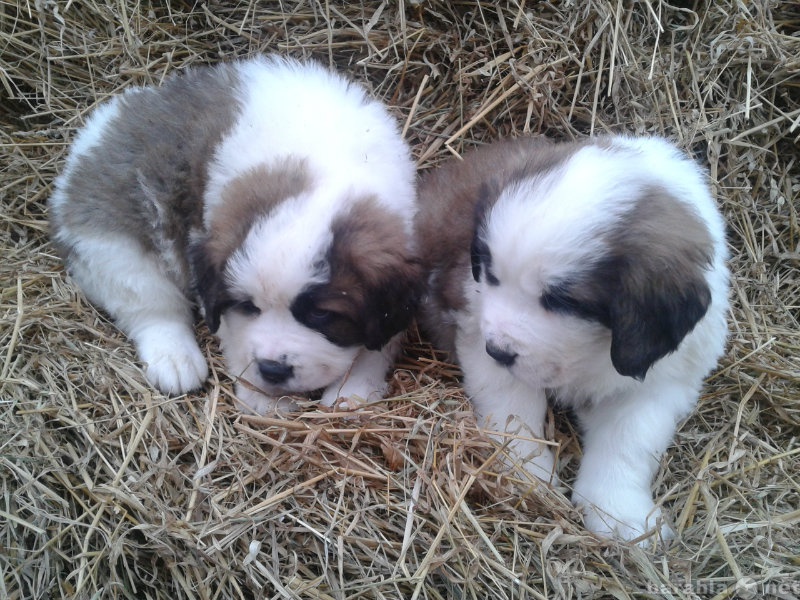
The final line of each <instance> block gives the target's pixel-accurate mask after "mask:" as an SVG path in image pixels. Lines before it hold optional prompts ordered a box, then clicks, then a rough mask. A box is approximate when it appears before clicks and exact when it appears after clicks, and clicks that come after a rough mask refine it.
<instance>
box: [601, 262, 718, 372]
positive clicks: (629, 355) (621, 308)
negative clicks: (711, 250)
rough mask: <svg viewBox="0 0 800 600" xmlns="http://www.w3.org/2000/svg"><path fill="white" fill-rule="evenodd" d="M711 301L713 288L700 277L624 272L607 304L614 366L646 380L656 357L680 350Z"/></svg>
mask: <svg viewBox="0 0 800 600" xmlns="http://www.w3.org/2000/svg"><path fill="white" fill-rule="evenodd" d="M630 271H636V269H631V270H630ZM710 303H711V291H710V290H709V288H708V285H707V284H706V282H705V279H703V278H702V277H696V276H688V277H687V276H686V275H684V276H679V275H675V274H664V273H650V277H647V278H642V277H641V276H634V275H633V274H632V273H630V272H629V273H626V274H624V275H623V282H622V287H621V289H620V290H619V291H618V293H617V294H616V297H615V298H614V299H612V301H611V306H610V320H611V362H612V363H613V364H614V368H615V369H616V370H617V372H618V373H620V374H621V375H626V376H630V377H634V378H635V379H639V380H642V379H644V376H645V375H646V373H647V371H648V370H649V369H650V367H652V366H653V364H654V363H655V362H656V361H657V360H659V359H661V358H663V357H664V356H666V355H667V354H670V353H671V352H674V351H675V350H677V349H678V346H679V345H680V343H681V341H682V340H683V338H684V337H685V336H686V335H687V334H688V333H689V332H690V331H692V329H694V326H695V325H696V324H697V323H698V322H699V321H700V319H702V318H703V316H704V315H705V314H706V310H707V309H708V306H709V304H710Z"/></svg>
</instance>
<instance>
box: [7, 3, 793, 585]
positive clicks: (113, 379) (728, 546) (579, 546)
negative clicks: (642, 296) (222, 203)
mask: <svg viewBox="0 0 800 600" xmlns="http://www.w3.org/2000/svg"><path fill="white" fill-rule="evenodd" d="M263 51H270V52H280V53H285V54H290V55H294V56H301V57H302V56H313V57H316V58H318V59H320V60H322V61H323V62H325V63H329V64H331V65H333V66H335V67H337V68H339V69H341V70H343V71H345V72H347V73H350V74H351V75H352V76H353V77H354V78H356V79H358V80H360V81H363V82H365V83H366V84H367V85H368V86H369V87H370V88H371V89H372V90H373V92H374V94H375V95H376V96H377V97H380V98H382V99H384V100H385V101H386V102H387V103H389V104H390V105H391V106H392V107H394V109H393V110H394V111H395V112H396V114H397V117H398V120H399V122H400V123H402V124H403V126H404V130H405V135H406V137H407V139H408V140H409V141H410V142H411V144H412V145H413V148H414V154H415V157H416V159H417V161H418V165H419V168H420V169H421V170H423V169H429V168H434V167H435V166H436V165H437V164H439V163H440V162H441V161H444V160H448V159H449V158H451V157H452V156H453V155H457V154H460V153H462V152H463V151H466V150H468V149H469V148H471V147H473V146H475V145H476V144H477V143H481V142H486V141H490V140H494V139H497V138H500V137H503V136H513V135H519V134H522V133H529V132H530V133H534V134H547V135H551V136H553V137H557V138H574V137H581V136H585V135H589V134H592V133H601V132H606V131H616V132H623V131H624V132H632V133H640V134H644V133H658V134H664V135H667V136H668V137H670V138H671V139H673V140H675V141H676V142H677V144H678V145H679V146H681V147H682V148H684V149H686V150H687V151H688V152H690V153H692V154H693V155H694V156H695V157H696V158H697V159H698V160H700V161H701V162H703V163H704V164H706V165H707V166H708V169H709V171H710V173H711V178H712V181H713V185H714V191H715V194H716V196H717V197H718V199H719V202H720V204H721V206H722V208H723V211H724V214H725V216H726V218H727V220H728V223H729V226H730V227H729V239H730V246H731V252H732V255H733V258H732V262H731V267H732V270H733V271H734V273H735V281H734V287H733V292H732V298H733V304H734V308H733V311H732V314H731V318H730V324H731V335H730V342H729V351H728V353H727V355H726V357H725V358H724V359H723V360H722V362H721V364H720V368H719V370H718V371H717V372H716V373H715V374H714V375H713V376H712V377H711V378H710V379H709V381H708V383H707V386H706V388H705V392H704V396H703V398H702V399H701V402H700V404H699V407H698V410H697V411H696V413H695V414H694V416H692V417H691V418H690V419H689V420H688V421H687V422H686V423H685V424H684V425H683V426H682V428H681V430H680V432H679V435H678V437H677V439H676V441H675V445H674V446H673V447H672V448H671V449H670V451H669V452H668V453H667V455H666V456H665V458H664V460H663V466H662V468H661V470H660V471H659V474H658V477H657V480H656V482H655V483H654V485H655V490H656V497H657V499H658V501H660V502H663V504H664V505H665V506H666V507H667V512H668V513H669V514H670V515H672V518H673V520H674V524H675V526H676V527H677V529H678V530H679V531H680V534H681V535H680V540H679V541H678V542H677V543H676V544H673V546H672V547H670V548H668V549H666V551H664V550H663V549H649V550H648V549H640V548H638V547H634V548H632V547H629V546H626V545H619V544H614V543H609V542H601V541H598V540H596V539H594V538H592V537H591V536H589V535H588V534H587V533H586V532H585V531H584V530H583V529H582V527H581V524H580V518H579V516H578V515H577V514H576V513H575V511H574V510H573V509H572V508H571V506H570V505H569V502H568V501H567V500H566V499H565V497H564V496H563V495H561V493H559V492H554V491H548V490H546V489H544V488H542V487H541V486H536V484H535V483H533V482H530V481H528V480H527V478H526V477H525V475H524V472H523V471H521V470H520V469H512V470H511V471H503V470H502V469H501V468H500V467H499V466H498V461H495V460H494V458H495V457H496V456H497V455H498V454H499V453H502V451H503V450H502V448H501V447H498V446H496V445H493V444H492V443H491V442H490V441H488V440H487V439H486V438H484V437H482V436H481V435H480V434H479V432H478V430H477V429H476V426H475V422H474V419H473V417H472V416H471V413H470V410H469V404H468V402H467V401H466V399H465V398H464V396H463V393H462V392H461V390H460V388H459V386H458V372H457V370H456V369H455V368H454V367H453V366H451V365H448V364H446V363H445V362H443V360H442V357H441V356H438V355H437V354H436V353H435V351H434V350H433V349H432V348H430V346H429V345H427V344H426V343H425V342H424V341H423V340H420V339H419V338H418V337H417V336H416V335H413V334H412V336H411V339H410V341H409V343H408V344H407V346H406V349H405V353H404V356H403V358H402V359H401V361H400V364H399V365H398V369H397V371H396V373H395V374H394V376H393V380H392V397H391V398H390V399H388V400H386V401H385V402H381V403H378V404H375V405H371V406H367V407H365V408H364V409H363V410H362V411H360V412H358V413H355V414H341V413H336V412H329V411H328V412H326V411H322V410H319V409H317V408H316V407H314V406H309V407H307V409H306V410H305V411H304V412H303V413H302V414H299V415H297V416H296V417H295V418H292V419H285V420H281V419H259V418H245V417H242V416H241V415H240V414H239V411H238V410H237V408H236V406H235V400H234V398H233V394H232V385H231V381H230V379H229V378H228V377H227V376H226V374H225V371H224V365H223V364H222V362H221V360H220V358H219V354H218V349H217V347H216V343H215V341H214V340H213V339H212V338H211V337H210V336H209V335H208V332H207V330H206V329H205V328H204V326H203V325H199V326H198V335H199V336H201V337H202V338H203V339H204V346H203V347H204V349H205V351H206V353H207V355H208V358H209V361H210V363H211V365H212V376H211V378H210V380H209V382H208V384H207V386H206V388H205V389H204V390H203V391H202V392H198V393H195V394H191V395H188V396H184V397H180V398H166V397H163V396H161V395H159V394H158V393H156V392H154V391H153V390H151V389H150V388H149V387H148V386H147V385H146V384H145V382H144V378H143V375H142V371H141V367H140V365H139V364H137V362H136V360H135V355H134V353H133V351H132V348H131V346H130V345H129V344H128V342H127V341H126V340H125V339H124V338H123V337H122V336H121V335H120V334H119V333H118V332H117V331H116V330H115V328H114V327H113V325H112V324H111V323H110V322H109V321H108V319H107V317H105V316H104V315H103V314H101V313H98V312H97V311H96V310H95V309H94V308H93V307H91V306H90V305H89V304H88V303H87V302H86V300H85V299H84V298H83V297H82V296H81V295H80V294H78V293H77V292H76V291H75V289H73V288H72V287H71V286H70V284H69V282H68V281H67V279H66V276H65V273H64V272H63V269H62V267H61V265H60V263H59V261H58V260H57V258H56V257H55V255H54V252H53V249H52V247H51V246H50V245H49V242H48V238H47V214H46V208H45V206H46V199H47V196H48V193H49V191H50V189H51V188H50V186H51V182H52V180H53V177H54V176H55V174H56V173H57V172H58V170H59V168H60V166H61V165H62V162H63V159H64V157H65V152H66V149H67V147H68V143H69V141H70V140H71V139H72V137H73V135H74V133H75V130H76V129H77V128H78V127H79V126H80V124H81V123H82V121H83V119H84V117H85V115H86V113H87V112H88V111H89V110H90V109H91V108H92V107H93V106H94V105H95V104H96V103H97V102H99V101H102V100H103V99H104V98H106V97H108V96H109V95H110V94H113V93H116V92H119V91H120V90H122V89H124V88H125V87H127V86H130V85H137V84H157V83H158V82H160V81H161V80H162V79H163V77H164V76H165V75H166V74H167V73H169V72H171V71H173V70H176V69H179V68H181V67H183V66H186V65H197V64H203V63H211V62H215V61H219V60H224V59H228V58H232V57H234V56H244V55H249V54H252V53H256V52H263ZM798 57H800V9H798V6H797V5H796V4H795V3H792V2H769V1H766V0H758V1H754V2H739V1H734V0H720V1H719V2H713V3H703V2H691V1H689V2H677V1H676V2H674V3H673V4H667V3H665V2H661V1H659V0H643V1H641V2H628V1H623V0H619V1H617V2H606V1H601V0H591V1H587V2H542V3H539V2H525V1H524V0H517V1H514V0H512V1H508V2H506V1H501V2H496V3H489V2H466V1H464V2H413V1H409V2H403V1H400V2H398V3H389V2H381V3H378V2H361V3H338V2H314V1H313V0H309V1H300V2H295V1H294V0H284V1H283V2H262V3H255V2H250V3H248V2H239V3H234V2H218V1H216V0H208V1H207V2H198V3H192V2H172V3H165V4H162V3H150V2H134V1H132V0H114V1H112V0H107V1H106V2H100V1H98V0H87V1H84V2H72V1H70V2H55V1H52V0H41V1H38V0H37V1H36V2H23V1H22V0H16V2H14V1H12V2H2V3H0V107H2V109H1V110H0V136H1V137H0V146H1V147H2V156H3V159H2V163H0V198H2V207H3V210H2V225H1V226H0V239H1V242H2V261H0V268H2V274H1V275H0V280H1V281H2V295H1V296H0V369H1V372H0V376H1V377H2V379H0V569H1V570H2V573H3V578H2V584H0V586H2V587H0V597H3V598H9V599H14V600H16V599H32V598H152V599H156V598H158V599H166V598H169V599H178V598H192V599H194V598H197V599H206V598H207V599H217V598H219V599H223V598H262V597H281V598H284V597H285V598H325V599H328V598H431V599H434V598H490V597H491V598H498V599H500V598H534V599H535V598H570V597H584V598H589V597H595V598H600V597H615V598H644V597H659V598H660V597H667V598H698V597H700V598H711V597H714V598H727V597H733V596H736V595H738V596H739V597H743V598H748V597H751V598H752V597H781V598H797V597H800V559H798V555H800V535H799V534H798V522H800V507H799V506H798V498H799V497H800V468H799V465H800V446H799V445H798V437H799V436H800V358H798V357H800V324H799V323H798V304H800V275H799V274H798V265H799V264H800V249H799V248H798V240H800V227H798V200H797V198H798V194H800V176H799V173H800V171H799V170H798V162H799V161H800V153H799V152H798V146H797V142H798V136H800V127H798V124H799V123H800V79H798V71H799V70H800V58H798ZM552 423H553V425H552V426H553V429H554V433H555V438H556V440H557V441H558V442H559V443H560V461H561V463H562V465H563V467H562V473H564V475H565V476H564V479H565V481H567V482H569V481H570V478H571V476H572V475H574V471H575V465H576V463H577V461H578V460H579V457H580V446H579V443H578V439H577V434H576V432H575V431H574V429H573V428H572V426H571V425H570V422H569V418H568V415H563V414H558V413H557V414H555V415H553V421H552Z"/></svg>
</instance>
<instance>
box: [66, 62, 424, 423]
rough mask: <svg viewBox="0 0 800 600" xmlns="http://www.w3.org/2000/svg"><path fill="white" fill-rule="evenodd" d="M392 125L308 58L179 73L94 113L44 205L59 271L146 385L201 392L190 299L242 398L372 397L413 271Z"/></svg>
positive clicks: (263, 407) (399, 152)
mask: <svg viewBox="0 0 800 600" xmlns="http://www.w3.org/2000/svg"><path fill="white" fill-rule="evenodd" d="M414 178H415V173H414V165H413V163H412V161H411V159H410V153H409V149H408V147H407V145H406V144H405V142H404V141H403V140H402V139H401V136H400V134H399V131H398V127H397V124H396V123H395V120H394V119H393V118H392V116H391V115H390V114H389V113H388V111H387V110H386V109H385V108H384V106H383V105H382V104H380V103H379V102H377V101H375V100H372V99H370V98H369V97H368V96H367V94H366V93H365V91H364V89H362V88H361V87H360V86H358V85H356V84H354V83H352V82H350V81H348V80H347V79H345V78H343V77H342V76H340V75H337V74H335V73H332V72H331V71H329V70H328V69H325V68H323V67H322V66H320V65H318V64H316V63H300V62H297V61H294V60H289V59H283V58H275V57H257V58H253V59H249V60H243V61H239V62H232V63H228V64H221V65H218V66H214V67H204V68H196V69H190V70H188V71H186V72H184V73H182V74H180V75H179V76H175V77H172V78H170V79H168V80H167V82H166V83H165V84H164V85H163V86H161V87H158V88H155V87H152V88H137V89H133V90H129V91H127V92H125V93H124V94H122V95H119V96H116V97H114V98H112V99H111V100H110V101H109V102H107V103H105V104H103V105H102V106H100V108H98V109H97V110H96V111H95V112H94V114H93V115H92V116H91V118H90V119H89V121H88V122H87V124H86V126H85V128H84V129H83V131H82V132H81V133H80V135H79V136H78V137H77V139H76V140H75V142H74V145H73V147H72V151H71V154H70V156H69V158H68V160H67V162H66V166H65V169H64V172H63V174H62V175H61V176H60V177H59V178H58V179H57V180H56V183H55V191H54V193H53V195H52V198H51V200H50V216H51V221H52V236H53V240H54V242H55V244H56V246H57V247H58V249H59V250H60V252H61V254H62V255H63V257H64V259H65V261H66V264H67V266H68V269H69V272H70V273H71V275H72V277H73V278H74V280H75V281H76V282H77V283H78V284H79V286H80V287H81V288H82V289H83V291H84V292H85V293H86V295H87V296H88V297H89V299H90V300H92V301H93V302H94V303H96V304H97V305H99V306H100V307H102V308H103V309H105V310H106V311H108V312H109V313H110V314H111V316H112V317H113V318H114V319H115V320H116V323H117V324H118V326H119V327H120V328H121V329H122V330H123V331H124V332H125V333H126V334H127V335H128V336H130V338H131V339H132V340H133V341H134V343H135V344H136V347H137V349H138V352H139V356H140V357H141V359H142V360H143V361H144V362H145V363H146V364H147V377H148V379H149V380H150V381H151V382H152V383H153V385H155V386H156V387H157V388H159V389H160V390H162V391H163V392H166V393H170V394H179V393H183V392H186V391H188V390H192V389H194V388H197V387H199V386H200V385H201V384H202V383H203V381H204V379H205V378H206V376H207V373H208V368H207V365H206V361H205V359H204V357H203V354H202V352H201V351H200V348H199V347H198V344H197V341H196V339H195V336H194V333H193V329H192V302H193V300H194V298H195V297H196V296H197V297H199V300H200V303H201V305H202V307H203V310H204V314H205V318H206V321H207V323H208V325H209V327H210V328H211V330H212V331H217V330H218V334H219V337H220V340H221V345H222V349H223V352H224V355H225V358H226V362H227V366H228V369H229V371H230V373H231V374H232V375H233V376H234V377H236V378H237V379H238V381H239V384H238V385H237V395H238V397H239V398H240V399H241V400H242V401H243V402H244V403H245V404H246V405H247V406H249V407H250V409H252V410H253V411H256V412H259V413H263V412H265V411H268V410H271V409H272V408H274V407H275V406H276V405H277V401H278V399H279V398H280V397H281V396H282V395H284V394H287V393H295V392H307V391H311V390H316V389H322V388H324V389H325V391H324V393H323V402H324V403H327V404H332V403H333V402H334V401H335V400H336V399H337V398H338V397H360V398H363V399H368V398H370V397H375V396H379V395H382V394H383V393H384V391H385V389H386V382H385V376H386V371H387V368H388V366H389V364H390V361H391V360H392V358H393V356H392V355H393V352H394V350H395V348H396V346H397V339H396V338H397V336H398V334H399V333H400V332H401V331H403V329H404V328H405V327H406V325H407V324H408V322H409V320H410V319H411V318H412V309H413V307H414V305H415V302H416V300H417V296H418V290H419V287H420V286H419V282H420V281H421V280H420V267H419V262H418V260H417V259H416V247H415V243H414V232H413V218H414V213H415V210H416V202H415V192H416V190H415V183H414Z"/></svg>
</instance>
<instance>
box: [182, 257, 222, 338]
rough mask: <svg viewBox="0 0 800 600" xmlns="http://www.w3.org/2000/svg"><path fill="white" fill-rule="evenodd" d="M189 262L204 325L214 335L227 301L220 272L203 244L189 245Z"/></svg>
mask: <svg viewBox="0 0 800 600" xmlns="http://www.w3.org/2000/svg"><path fill="white" fill-rule="evenodd" d="M189 262H190V266H191V272H192V279H193V283H194V290H195V293H196V294H197V297H198V298H199V300H200V305H201V308H202V309H203V316H204V318H205V320H206V324H207V325H208V328H209V329H210V330H211V333H216V332H217V329H219V321H220V316H221V314H222V311H223V309H224V307H225V305H226V303H227V301H228V300H227V291H226V289H225V285H224V281H223V278H222V273H221V270H220V269H219V267H217V266H216V265H215V264H214V262H213V261H212V260H211V257H210V254H209V251H208V246H207V244H205V243H204V242H200V241H198V242H194V243H192V244H190V246H189Z"/></svg>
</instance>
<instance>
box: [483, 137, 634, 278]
mask: <svg viewBox="0 0 800 600" xmlns="http://www.w3.org/2000/svg"><path fill="white" fill-rule="evenodd" d="M613 154H615V152H612V151H610V150H608V149H605V148H601V147H598V146H586V147H583V148H581V149H579V150H578V151H577V152H576V153H575V154H574V155H572V156H571V157H569V158H568V159H567V160H566V161H565V162H564V163H562V164H561V165H559V166H557V167H556V168H554V169H553V170H550V171H547V172H544V173H542V174H539V175H536V176H533V177H529V178H526V179H522V180H521V181H519V182H517V183H513V184H511V185H509V186H508V187H506V188H505V189H504V190H503V191H502V193H501V194H500V196H499V198H498V200H497V203H496V204H495V205H494V207H492V209H491V212H490V214H489V215H488V219H487V224H486V238H485V239H486V242H487V243H488V246H489V250H490V252H491V257H492V270H493V273H494V275H495V276H496V277H498V278H499V279H500V281H501V282H502V281H503V279H504V278H508V277H512V278H514V277H516V278H520V277H524V274H528V275H534V276H535V278H536V279H537V280H539V281H540V282H546V281H548V280H549V279H551V278H553V277H558V276H563V275H564V274H568V273H569V272H570V271H573V272H574V270H575V269H588V268H591V265H592V262H593V260H595V259H599V258H602V255H603V253H604V252H605V250H606V240H605V237H606V236H605V234H606V233H607V232H608V231H609V230H610V229H612V228H613V227H614V226H615V225H616V224H618V222H619V217H620V215H622V214H623V213H624V212H626V211H628V210H630V208H631V207H632V205H633V203H634V202H635V201H636V200H637V198H638V193H639V192H640V190H641V187H639V186H638V185H635V184H634V185H631V184H630V182H631V179H634V180H635V179H636V175H635V174H633V175H632V174H631V170H632V169H633V170H635V166H634V165H632V164H631V163H630V162H629V161H626V160H620V158H619V156H616V157H615V156H613ZM620 182H623V184H622V185H620ZM534 261H535V262H534Z"/></svg>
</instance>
